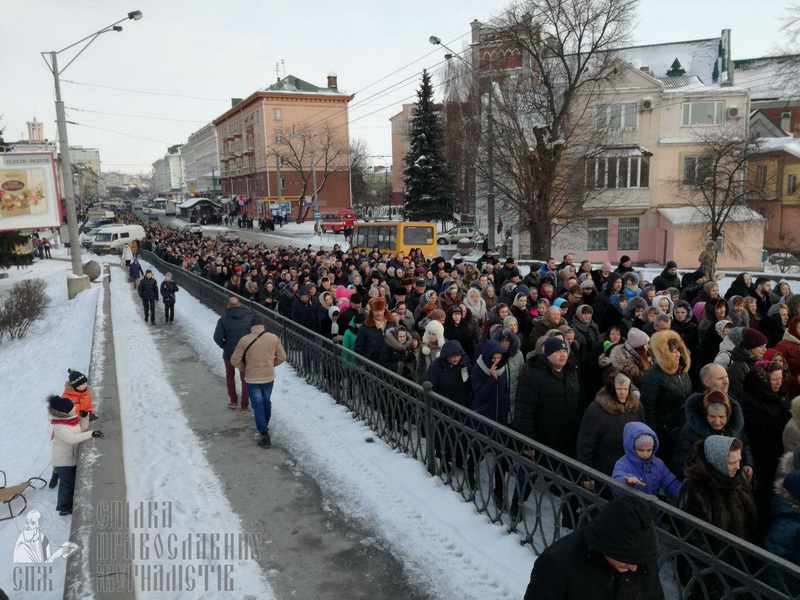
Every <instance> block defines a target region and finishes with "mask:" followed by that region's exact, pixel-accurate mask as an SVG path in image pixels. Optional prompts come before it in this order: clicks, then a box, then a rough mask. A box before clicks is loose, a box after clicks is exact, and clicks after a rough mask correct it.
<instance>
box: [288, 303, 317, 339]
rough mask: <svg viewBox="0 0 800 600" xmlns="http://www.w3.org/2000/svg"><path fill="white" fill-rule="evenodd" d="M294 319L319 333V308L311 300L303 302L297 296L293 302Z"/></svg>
mask: <svg viewBox="0 0 800 600" xmlns="http://www.w3.org/2000/svg"><path fill="white" fill-rule="evenodd" d="M292 321H294V322H295V323H297V324H298V325H302V326H303V327H305V328H306V329H310V330H311V331H314V332H317V333H319V319H317V309H316V308H315V307H314V304H313V303H311V302H301V301H300V298H299V297H297V298H295V299H294V302H293V303H292Z"/></svg>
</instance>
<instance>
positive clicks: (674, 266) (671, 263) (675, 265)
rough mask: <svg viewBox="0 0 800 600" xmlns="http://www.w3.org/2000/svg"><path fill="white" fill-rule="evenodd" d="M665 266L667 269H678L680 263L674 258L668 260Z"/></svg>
mask: <svg viewBox="0 0 800 600" xmlns="http://www.w3.org/2000/svg"><path fill="white" fill-rule="evenodd" d="M664 268H665V269H677V268H678V263H676V262H675V261H674V260H668V261H667V266H666V267H664Z"/></svg>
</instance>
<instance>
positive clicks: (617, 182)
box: [586, 156, 650, 188]
mask: <svg viewBox="0 0 800 600" xmlns="http://www.w3.org/2000/svg"><path fill="white" fill-rule="evenodd" d="M586 187H590V188H646V187H650V157H649V156H623V157H604V158H597V159H590V160H588V161H587V163H586Z"/></svg>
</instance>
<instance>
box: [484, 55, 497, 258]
mask: <svg viewBox="0 0 800 600" xmlns="http://www.w3.org/2000/svg"><path fill="white" fill-rule="evenodd" d="M489 68H490V69H491V65H489ZM493 96H494V80H493V79H492V76H491V74H490V75H489V101H488V102H487V106H488V110H487V111H486V117H487V119H488V123H487V124H486V137H487V140H486V153H487V155H488V156H487V157H486V170H487V171H488V175H489V181H488V185H487V194H486V202H487V204H486V218H487V220H488V221H489V232H488V233H489V248H490V249H491V250H495V236H494V233H495V224H494V222H495V216H494V119H493V118H492V116H493V115H492V97H493Z"/></svg>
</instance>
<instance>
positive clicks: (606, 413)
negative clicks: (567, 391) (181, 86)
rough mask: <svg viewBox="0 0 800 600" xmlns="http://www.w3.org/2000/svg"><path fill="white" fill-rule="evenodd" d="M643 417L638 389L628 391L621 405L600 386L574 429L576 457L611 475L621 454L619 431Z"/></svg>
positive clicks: (622, 452)
mask: <svg viewBox="0 0 800 600" xmlns="http://www.w3.org/2000/svg"><path fill="white" fill-rule="evenodd" d="M643 420H644V407H643V406H642V405H641V403H640V402H639V392H637V391H635V390H633V391H631V392H630V395H629V396H628V400H627V402H625V404H621V403H620V402H618V401H617V400H616V398H614V397H612V396H611V394H609V393H608V391H607V390H606V389H605V388H602V389H601V390H600V391H599V392H597V396H596V397H595V400H594V402H592V403H591V404H590V405H589V407H588V408H587V409H586V412H585V413H584V414H583V420H582V421H581V428H580V430H579V432H578V460H579V461H581V462H582V463H583V464H585V465H587V466H590V467H592V468H593V469H597V470H598V471H600V472H601V473H605V474H606V475H608V476H609V477H611V474H612V473H613V472H614V464H615V463H616V462H617V460H619V459H620V458H621V457H622V456H624V455H625V448H624V446H623V445H622V430H623V429H625V425H626V424H628V423H630V422H631V421H643Z"/></svg>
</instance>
